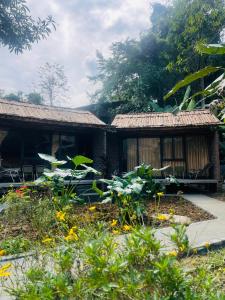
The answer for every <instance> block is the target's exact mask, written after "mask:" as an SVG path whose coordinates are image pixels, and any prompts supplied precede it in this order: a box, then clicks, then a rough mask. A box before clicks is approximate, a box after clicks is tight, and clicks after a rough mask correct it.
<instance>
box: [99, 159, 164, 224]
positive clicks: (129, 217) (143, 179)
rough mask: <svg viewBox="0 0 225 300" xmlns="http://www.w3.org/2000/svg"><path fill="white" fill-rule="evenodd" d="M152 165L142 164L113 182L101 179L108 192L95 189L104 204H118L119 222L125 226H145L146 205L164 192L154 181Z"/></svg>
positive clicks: (117, 177) (113, 179) (114, 178)
mask: <svg viewBox="0 0 225 300" xmlns="http://www.w3.org/2000/svg"><path fill="white" fill-rule="evenodd" d="M161 170H162V169H157V170H156V169H153V168H152V166H150V165H145V164H142V165H140V166H137V167H136V168H135V169H134V170H133V171H131V172H128V173H126V174H124V175H123V176H122V177H119V176H113V177H112V179H111V180H107V179H101V180H100V181H102V182H103V183H105V184H106V185H107V191H105V192H104V191H102V190H100V189H98V188H97V186H96V183H95V182H94V183H93V189H94V190H95V191H96V192H97V193H98V194H99V195H100V197H102V198H103V201H102V203H108V202H112V203H116V205H117V206H118V209H119V222H120V223H121V225H124V224H132V225H135V224H144V216H145V203H146V201H147V200H151V199H152V198H153V197H155V196H156V195H157V193H159V192H161V191H162V189H163V188H162V186H161V185H160V184H159V183H157V182H156V181H155V180H154V172H155V171H161Z"/></svg>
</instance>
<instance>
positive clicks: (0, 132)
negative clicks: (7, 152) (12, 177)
mask: <svg viewBox="0 0 225 300" xmlns="http://www.w3.org/2000/svg"><path fill="white" fill-rule="evenodd" d="M7 134H8V131H6V130H0V147H1V145H2V142H3V141H4V139H5V137H6V136H7ZM1 166H2V153H1V152H0V167H1Z"/></svg>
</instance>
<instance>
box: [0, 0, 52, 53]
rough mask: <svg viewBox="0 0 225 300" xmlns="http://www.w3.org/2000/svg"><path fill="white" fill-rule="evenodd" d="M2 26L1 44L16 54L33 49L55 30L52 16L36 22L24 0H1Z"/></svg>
mask: <svg viewBox="0 0 225 300" xmlns="http://www.w3.org/2000/svg"><path fill="white" fill-rule="evenodd" d="M0 24H1V27H0V44H2V45H3V46H8V48H9V50H10V51H11V52H13V51H14V52H15V53H21V52H23V51H24V50H26V49H31V45H32V44H33V43H34V42H38V41H39V40H41V39H43V38H46V37H47V36H48V35H49V34H50V32H51V29H52V28H54V29H55V22H54V21H53V19H52V17H51V16H48V17H47V18H46V19H40V18H38V20H37V21H36V20H34V19H33V17H32V16H31V15H30V11H29V9H28V7H27V5H26V1H24V0H17V1H14V0H1V1H0Z"/></svg>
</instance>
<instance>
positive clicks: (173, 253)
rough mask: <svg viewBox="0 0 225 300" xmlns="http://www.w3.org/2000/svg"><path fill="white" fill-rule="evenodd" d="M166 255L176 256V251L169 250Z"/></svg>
mask: <svg viewBox="0 0 225 300" xmlns="http://www.w3.org/2000/svg"><path fill="white" fill-rule="evenodd" d="M167 255H169V256H174V257H176V256H177V251H175V250H173V251H170V252H168V253H167Z"/></svg>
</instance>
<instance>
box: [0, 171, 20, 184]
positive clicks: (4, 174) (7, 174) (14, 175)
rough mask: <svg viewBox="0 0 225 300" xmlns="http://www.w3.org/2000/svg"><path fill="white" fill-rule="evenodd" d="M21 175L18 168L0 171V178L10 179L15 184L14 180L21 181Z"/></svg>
mask: <svg viewBox="0 0 225 300" xmlns="http://www.w3.org/2000/svg"><path fill="white" fill-rule="evenodd" d="M20 175H21V173H20V168H2V167H1V169H0V177H1V178H6V179H7V178H10V180H12V182H15V181H16V179H19V181H21V176H20Z"/></svg>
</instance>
